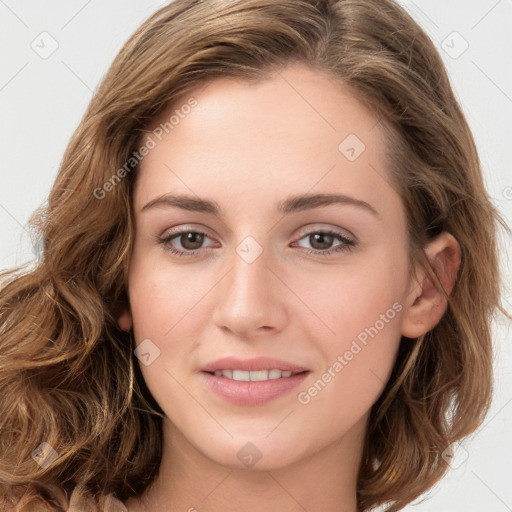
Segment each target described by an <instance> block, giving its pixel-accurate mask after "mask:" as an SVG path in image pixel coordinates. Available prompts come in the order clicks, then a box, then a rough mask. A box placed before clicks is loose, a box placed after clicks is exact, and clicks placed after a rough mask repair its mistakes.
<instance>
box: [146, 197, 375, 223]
mask: <svg viewBox="0 0 512 512" xmlns="http://www.w3.org/2000/svg"><path fill="white" fill-rule="evenodd" d="M331 204H343V205H351V206H357V207H359V208H362V209H364V210H366V211H367V212H370V213H371V214H373V215H374V216H376V217H380V215H379V212H378V211H377V210H376V209H375V208H374V207H373V206H372V205H371V204H369V203H367V202H366V201H362V200H361V199H356V198H354V197H350V196H346V195H344V194H304V195H298V196H291V197H288V198H287V199H286V200H284V201H282V202H281V203H279V204H278V205H277V211H278V212H279V213H282V214H283V215H287V214H289V213H293V212H300V211H304V210H310V209H313V208H321V207H322V206H329V205H331ZM156 207H174V208H181V209H182V210H188V211H193V212H200V213H208V214H211V215H215V216H217V217H223V215H224V214H223V212H222V209H221V207H220V206H219V204H218V203H217V202H216V201H212V200H209V199H201V198H199V197H197V196H191V195H186V194H179V195H175V194H163V195H161V196H158V197H155V198H154V199H152V200H151V201H149V202H148V203H146V204H145V205H144V206H143V207H142V209H141V212H143V211H147V210H150V209H152V208H156Z"/></svg>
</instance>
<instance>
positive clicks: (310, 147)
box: [128, 65, 411, 469]
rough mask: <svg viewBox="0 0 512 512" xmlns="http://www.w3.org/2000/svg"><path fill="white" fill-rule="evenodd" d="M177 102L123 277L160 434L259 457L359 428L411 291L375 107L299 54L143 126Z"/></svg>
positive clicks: (146, 175)
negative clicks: (268, 74) (265, 74)
mask: <svg viewBox="0 0 512 512" xmlns="http://www.w3.org/2000/svg"><path fill="white" fill-rule="evenodd" d="M191 98H194V100H195V101H194V100H190V99H191ZM189 100H190V102H189V103H188V105H195V106H193V107H192V108H185V107H184V105H186V104H187V102H188V101H189ZM196 102H197V103H196ZM176 110H178V113H177V114H176V115H175V118H174V121H173V122H172V129H169V128H168V129H167V133H166V131H165V130H162V129H160V130H157V131H155V132H154V133H152V134H151V137H152V139H153V140H154V141H155V143H156V145H155V147H153V148H152V149H151V150H150V151H149V152H148V154H147V155H146V156H145V157H144V159H143V160H142V162H141V166H140V169H139V171H138V172H139V174H138V177H137V182H136V186H135V190H134V196H133V197H134V199H133V201H134V203H133V206H134V211H135V219H136V239H135V245H134V250H133V254H132V258H131V261H130V272H129V283H128V285H129V300H130V313H129V317H130V323H131V325H133V329H134V335H135V340H136V343H137V345H138V349H137V350H138V354H139V358H140V359H141V369H142V373H143V376H144V379H145V381H146V383H147V385H148V388H149V390H150V391H151V393H152V395H153V396H154V398H155V399H156V401H157V402H158V403H159V405H160V406H161V408H162V409H163V411H164V413H165V415H166V420H165V423H164V429H165V432H166V433H167V434H169V435H170V434H171V433H172V434H173V435H177V436H182V437H183V439H185V440H186V442H188V443H189V444H190V445H191V446H193V447H194V448H195V449H196V450H197V451H198V452H200V453H202V454H203V455H205V456H206V457H208V458H209V459H210V460H213V461H216V462H218V463H220V464H223V465H227V466H231V467H243V464H244V462H243V460H242V459H243V457H241V455H242V456H243V455H244V450H246V451H248V452H250V451H251V450H253V451H254V453H255V454H256V457H261V459H260V460H259V462H258V467H259V468H267V469H269V468H278V467H281V466H284V465H286V464H291V463H294V462H297V461H299V460H300V459H302V458H305V457H308V456H310V455H312V454H314V453H319V452H320V451H321V450H322V449H324V448H326V447H327V446H328V445H331V444H332V443H335V442H337V441H340V440H343V439H344V438H347V437H350V436H356V437H357V438H358V439H361V438H362V435H363V433H364V430H365V423H366V420H367V417H368V413H369V410H370V408H371V406H372V404H373V403H374V402H375V401H376V400H377V398H378V397H379V395H380V394H381V392H382V390H383V388H384V385H385V383H386V381H387V380H388V377H389V375H390V372H391V369H392V367H393V363H394V360H395V356H396V352H397V349H398V345H399V342H400V338H401V334H402V322H403V318H402V317H403V314H404V311H405V306H406V304H407V303H408V301H409V298H410V293H411V283H410V281H409V277H408V276H409V273H408V269H409V266H408V265H409V261H408V252H407V237H406V218H405V214H404V208H403V204H402V201H401V199H400V197H399V195H398V193H397V192H396V191H395V189H394V188H393V187H392V186H391V184H390V179H389V172H388V169H386V164H385V161H386V158H385V155H386V153H387V152H388V151H389V150H390V148H389V147H387V145H386V142H385V140H384V137H383V134H382V131H381V128H380V125H379V124H378V123H377V119H376V118H375V117H374V115H373V114H372V113H371V112H369V111H367V110H366V109H365V107H364V105H363V104H362V103H360V102H359V101H358V100H356V99H355V98H354V97H353V96H351V95H350V94H349V93H348V91H346V90H344V89H343V88H341V87H340V85H339V84H335V83H333V82H331V81H330V80H329V79H328V78H327V77H326V76H324V75H322V74H319V73H318V72H316V71H312V70H310V69H308V68H306V67H302V66H299V65H294V66H290V67H288V68H287V69H285V70H284V71H283V72H282V73H280V74H276V75H275V76H273V77H272V78H268V79H265V80H263V81H260V82H258V83H253V84H250V83H248V82H244V81H240V80H234V79H224V78H222V79H216V80H214V81H212V82H210V83H208V84H207V85H203V86H202V87H200V88H198V89H196V90H195V91H193V92H192V93H191V94H189V95H187V96H186V97H183V99H181V100H180V102H177V103H176V104H175V105H174V106H173V108H172V109H171V110H169V111H168V112H166V113H165V115H164V116H162V118H161V119H159V120H157V122H155V128H157V127H158V126H159V125H160V123H165V122H166V121H169V119H170V117H171V115H172V114H173V112H174V111H176ZM167 126H169V125H167ZM155 133H158V135H159V136H158V137H157V136H156V135H155ZM159 139H161V140H159ZM151 145H153V144H151ZM185 196H186V197H185ZM223 358H233V359H235V360H233V359H231V360H225V361H221V362H219V363H217V362H216V361H218V360H220V359H223ZM262 358H269V359H274V360H277V361H268V360H263V359H262ZM270 369H276V370H284V371H285V372H286V371H292V372H293V373H292V375H291V376H287V375H288V374H287V373H284V374H283V373H279V372H270V373H269V374H266V373H265V372H264V370H270ZM287 369H288V370H287ZM214 370H227V371H225V372H224V373H222V374H221V375H219V372H217V376H215V374H214V373H208V372H214ZM229 370H231V374H230V373H229ZM238 370H240V371H238ZM249 370H254V373H249ZM256 370H258V371H256ZM302 370H305V371H303V372H302V373H298V372H301V371H302ZM230 377H231V378H230ZM272 377H274V378H272ZM233 378H234V379H235V380H233ZM238 379H242V381H239V380H238ZM258 379H263V380H261V381H258ZM249 442H250V443H252V445H253V446H251V445H248V444H247V443H249ZM249 455H250V453H249Z"/></svg>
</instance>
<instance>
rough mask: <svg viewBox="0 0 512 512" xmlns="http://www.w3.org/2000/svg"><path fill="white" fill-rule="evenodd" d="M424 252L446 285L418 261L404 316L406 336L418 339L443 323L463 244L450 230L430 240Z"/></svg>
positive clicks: (403, 326) (403, 330)
mask: <svg viewBox="0 0 512 512" xmlns="http://www.w3.org/2000/svg"><path fill="white" fill-rule="evenodd" d="M424 252H425V255H426V257H427V259H428V261H429V262H430V265H431V266H432V268H433V270H434V272H435V274H436V275H437V277H438V278H439V281H441V284H442V288H441V286H440V284H439V282H438V280H437V279H436V276H435V275H433V274H432V271H431V270H430V269H426V268H425V266H424V265H422V264H420V263H418V264H417V267H416V271H415V279H414V280H413V282H412V283H411V289H410V290H409V293H408V295H407V299H406V304H405V308H404V309H405V311H404V314H403V316H402V336H405V337H407V338H417V337H418V336H421V335H423V334H425V333H427V332H428V331H430V330H431V329H433V328H434V327H435V326H436V325H437V324H438V323H439V321H440V320H441V318H442V317H443V315H444V313H445V312H446V309H447V307H448V302H447V298H446V296H445V293H444V291H446V295H450V293H451V291H452V289H453V286H454V285H455V279H456V277H457V272H458V270H459V266H460V261H461V252H460V246H459V243H458V242H457V240H456V239H455V238H454V237H453V236H452V235H451V234H450V233H447V232H446V231H443V232H442V233H441V234H440V235H439V236H437V237H436V238H435V239H434V240H432V241H431V242H429V244H428V245H427V246H426V247H425V248H424ZM443 288H444V291H443Z"/></svg>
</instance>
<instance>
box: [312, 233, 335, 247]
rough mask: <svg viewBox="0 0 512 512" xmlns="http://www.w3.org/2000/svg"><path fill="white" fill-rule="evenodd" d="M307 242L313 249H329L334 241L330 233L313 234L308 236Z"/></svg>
mask: <svg viewBox="0 0 512 512" xmlns="http://www.w3.org/2000/svg"><path fill="white" fill-rule="evenodd" d="M309 240H310V243H311V246H312V247H313V249H318V250H320V251H321V250H325V249H330V248H331V245H332V243H333V241H334V236H333V235H331V234H330V233H321V232H320V233H313V234H311V235H309Z"/></svg>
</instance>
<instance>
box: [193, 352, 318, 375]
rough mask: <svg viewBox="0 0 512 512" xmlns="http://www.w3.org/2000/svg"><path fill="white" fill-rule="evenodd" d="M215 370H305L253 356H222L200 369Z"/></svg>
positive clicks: (304, 368)
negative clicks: (245, 357)
mask: <svg viewBox="0 0 512 512" xmlns="http://www.w3.org/2000/svg"><path fill="white" fill-rule="evenodd" d="M216 370H220V371H224V370H231V371H233V370H240V371H242V372H260V371H263V370H266V371H269V370H280V371H281V372H292V374H293V373H301V372H304V371H307V370H308V369H307V368H306V367H305V366H301V365H297V364H294V363H290V362H287V361H282V360H279V359H273V358H270V357H263V356H261V357H255V358H252V359H240V358H238V357H233V356H231V357H223V358H221V359H217V360H216V361H212V362H211V363H208V364H206V365H204V366H203V367H202V368H201V371H203V372H208V373H214V372H215V371H216Z"/></svg>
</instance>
